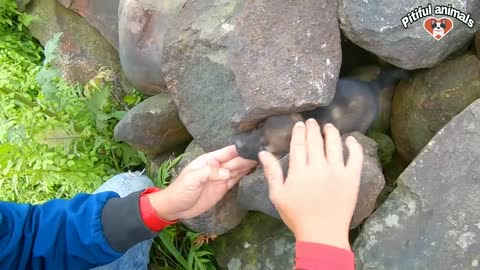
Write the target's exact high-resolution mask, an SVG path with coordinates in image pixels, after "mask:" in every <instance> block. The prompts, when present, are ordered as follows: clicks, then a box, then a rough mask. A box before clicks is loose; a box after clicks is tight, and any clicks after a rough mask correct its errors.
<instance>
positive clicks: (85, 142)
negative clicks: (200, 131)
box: [0, 0, 215, 270]
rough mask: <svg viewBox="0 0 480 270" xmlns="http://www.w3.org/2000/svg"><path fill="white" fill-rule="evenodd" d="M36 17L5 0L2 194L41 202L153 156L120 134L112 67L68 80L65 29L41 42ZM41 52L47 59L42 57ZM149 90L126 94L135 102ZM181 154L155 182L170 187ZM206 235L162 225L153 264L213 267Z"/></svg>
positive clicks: (0, 66) (0, 33) (0, 20)
mask: <svg viewBox="0 0 480 270" xmlns="http://www.w3.org/2000/svg"><path fill="white" fill-rule="evenodd" d="M32 19H33V18H32V17H30V16H28V15H26V14H23V13H19V12H18V11H17V9H16V4H15V1H13V0H0V200H1V201H15V202H27V203H41V202H44V201H46V200H49V199H52V198H69V197H72V196H73V195H75V194H77V193H79V192H91V191H93V190H94V189H96V188H97V187H98V186H99V185H101V184H102V183H103V181H105V180H107V179H108V178H110V177H111V176H113V175H114V174H117V173H120V172H124V171H126V170H129V169H131V170H136V169H139V167H144V166H145V165H146V164H147V160H146V157H145V155H143V154H142V153H140V152H137V151H135V150H133V149H132V148H131V147H130V146H128V145H126V144H124V143H120V142H116V141H115V140H114V138H113V128H114V126H115V125H116V123H117V122H118V120H119V119H121V118H122V117H123V115H125V111H121V110H120V109H119V108H117V106H116V105H115V104H116V103H114V102H112V98H111V96H112V95H111V89H112V84H113V79H112V77H113V75H114V74H112V72H111V71H110V70H108V69H104V68H102V69H100V70H99V72H98V74H97V76H96V77H95V78H92V80H91V81H90V82H89V83H88V84H87V85H86V86H85V87H82V86H80V85H70V84H69V83H67V82H66V81H65V80H64V79H62V78H61V77H60V73H59V72H58V70H57V69H56V67H55V65H54V62H55V58H56V57H57V47H58V45H59V42H60V39H61V34H57V35H55V36H54V37H53V38H52V39H51V40H50V41H49V42H48V43H47V44H46V46H45V51H44V55H43V54H42V48H41V46H40V45H39V44H38V42H37V41H35V40H34V38H33V37H32V36H31V35H30V33H29V32H28V31H27V28H26V26H27V25H28V24H29V23H30V22H31V21H32ZM42 59H43V61H42ZM142 98H143V96H142V95H141V94H140V93H138V92H136V91H134V92H133V93H131V94H128V95H127V96H125V97H124V98H123V102H125V103H126V104H127V105H128V106H130V107H132V106H134V105H136V104H137V103H139V102H140V101H142ZM181 158H182V156H180V157H178V158H176V159H174V160H169V161H167V162H165V163H164V164H163V165H162V166H161V168H160V169H159V172H158V175H159V176H158V177H157V178H156V179H155V182H156V184H157V185H158V186H160V187H162V188H165V187H166V186H167V185H168V184H169V181H170V179H171V177H172V175H171V170H172V169H173V168H174V167H175V166H176V164H177V163H178V162H179V160H180V159H181ZM199 239H201V235H200V234H198V233H194V232H191V231H189V230H188V229H187V228H185V227H183V226H182V225H181V224H177V225H175V226H171V227H168V228H166V229H165V230H163V231H162V233H161V234H160V236H159V237H157V238H156V239H155V244H154V246H153V248H152V261H153V262H154V263H155V264H156V266H154V268H155V269H158V268H160V269H185V270H194V269H199V270H200V269H208V270H210V269H215V267H214V264H213V261H214V259H213V255H212V251H211V249H210V247H209V246H208V245H204V244H198V240H199Z"/></svg>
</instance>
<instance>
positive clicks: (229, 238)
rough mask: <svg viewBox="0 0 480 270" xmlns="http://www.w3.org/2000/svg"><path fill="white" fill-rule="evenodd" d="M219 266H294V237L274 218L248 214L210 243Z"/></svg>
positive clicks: (237, 269)
mask: <svg viewBox="0 0 480 270" xmlns="http://www.w3.org/2000/svg"><path fill="white" fill-rule="evenodd" d="M213 248H214V251H215V259H216V260H217V262H218V264H219V266H220V267H221V269H228V270H259V269H262V270H263V269H265V270H267V269H275V270H276V269H282V270H283V269H293V266H294V259H295V238H294V236H293V234H292V233H291V232H290V230H289V229H288V228H287V227H286V226H285V225H283V223H282V222H281V221H279V220H277V219H274V218H271V217H269V216H266V215H264V214H262V213H252V214H249V215H248V217H247V218H245V219H244V220H243V222H242V223H241V224H240V226H238V227H237V228H235V229H234V230H232V231H231V232H229V233H228V234H225V235H222V236H220V237H219V238H218V239H216V240H215V242H214V243H213Z"/></svg>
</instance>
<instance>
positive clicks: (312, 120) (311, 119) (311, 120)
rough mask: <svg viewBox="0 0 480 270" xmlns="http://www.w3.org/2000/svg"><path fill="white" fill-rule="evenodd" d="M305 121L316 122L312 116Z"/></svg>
mask: <svg viewBox="0 0 480 270" xmlns="http://www.w3.org/2000/svg"><path fill="white" fill-rule="evenodd" d="M307 122H310V123H316V122H317V120H315V119H313V118H310V119H308V120H307Z"/></svg>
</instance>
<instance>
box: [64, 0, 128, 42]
mask: <svg viewBox="0 0 480 270" xmlns="http://www.w3.org/2000/svg"><path fill="white" fill-rule="evenodd" d="M57 1H58V2H59V3H60V4H62V5H63V6H64V7H66V8H69V9H71V10H73V11H75V12H76V13H78V14H79V15H80V16H82V17H83V18H85V20H86V21H87V22H88V23H89V24H91V25H92V26H93V27H95V29H97V30H98V31H99V32H100V33H101V34H102V35H103V37H105V39H107V40H108V42H109V43H110V44H111V45H112V46H113V47H114V48H115V49H116V50H117V51H118V5H119V1H120V0H109V1H102V0H57Z"/></svg>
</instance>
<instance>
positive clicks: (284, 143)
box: [235, 113, 304, 161]
mask: <svg viewBox="0 0 480 270" xmlns="http://www.w3.org/2000/svg"><path fill="white" fill-rule="evenodd" d="M298 121H304V119H303V117H302V116H301V115H300V114H298V113H292V114H288V115H279V116H272V117H269V118H267V119H266V120H265V121H263V122H262V123H260V124H259V125H258V126H257V128H256V129H254V130H252V131H249V132H244V133H242V134H239V135H238V136H237V138H236V140H235V146H236V148H237V152H238V153H239V155H240V156H241V157H243V158H246V159H251V160H257V161H258V153H260V151H264V150H265V151H268V152H270V153H272V154H273V155H275V156H276V157H277V158H278V159H280V158H282V157H284V156H285V155H286V154H288V152H289V150H290V140H291V138H292V129H293V126H294V125H295V123H296V122H298Z"/></svg>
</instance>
